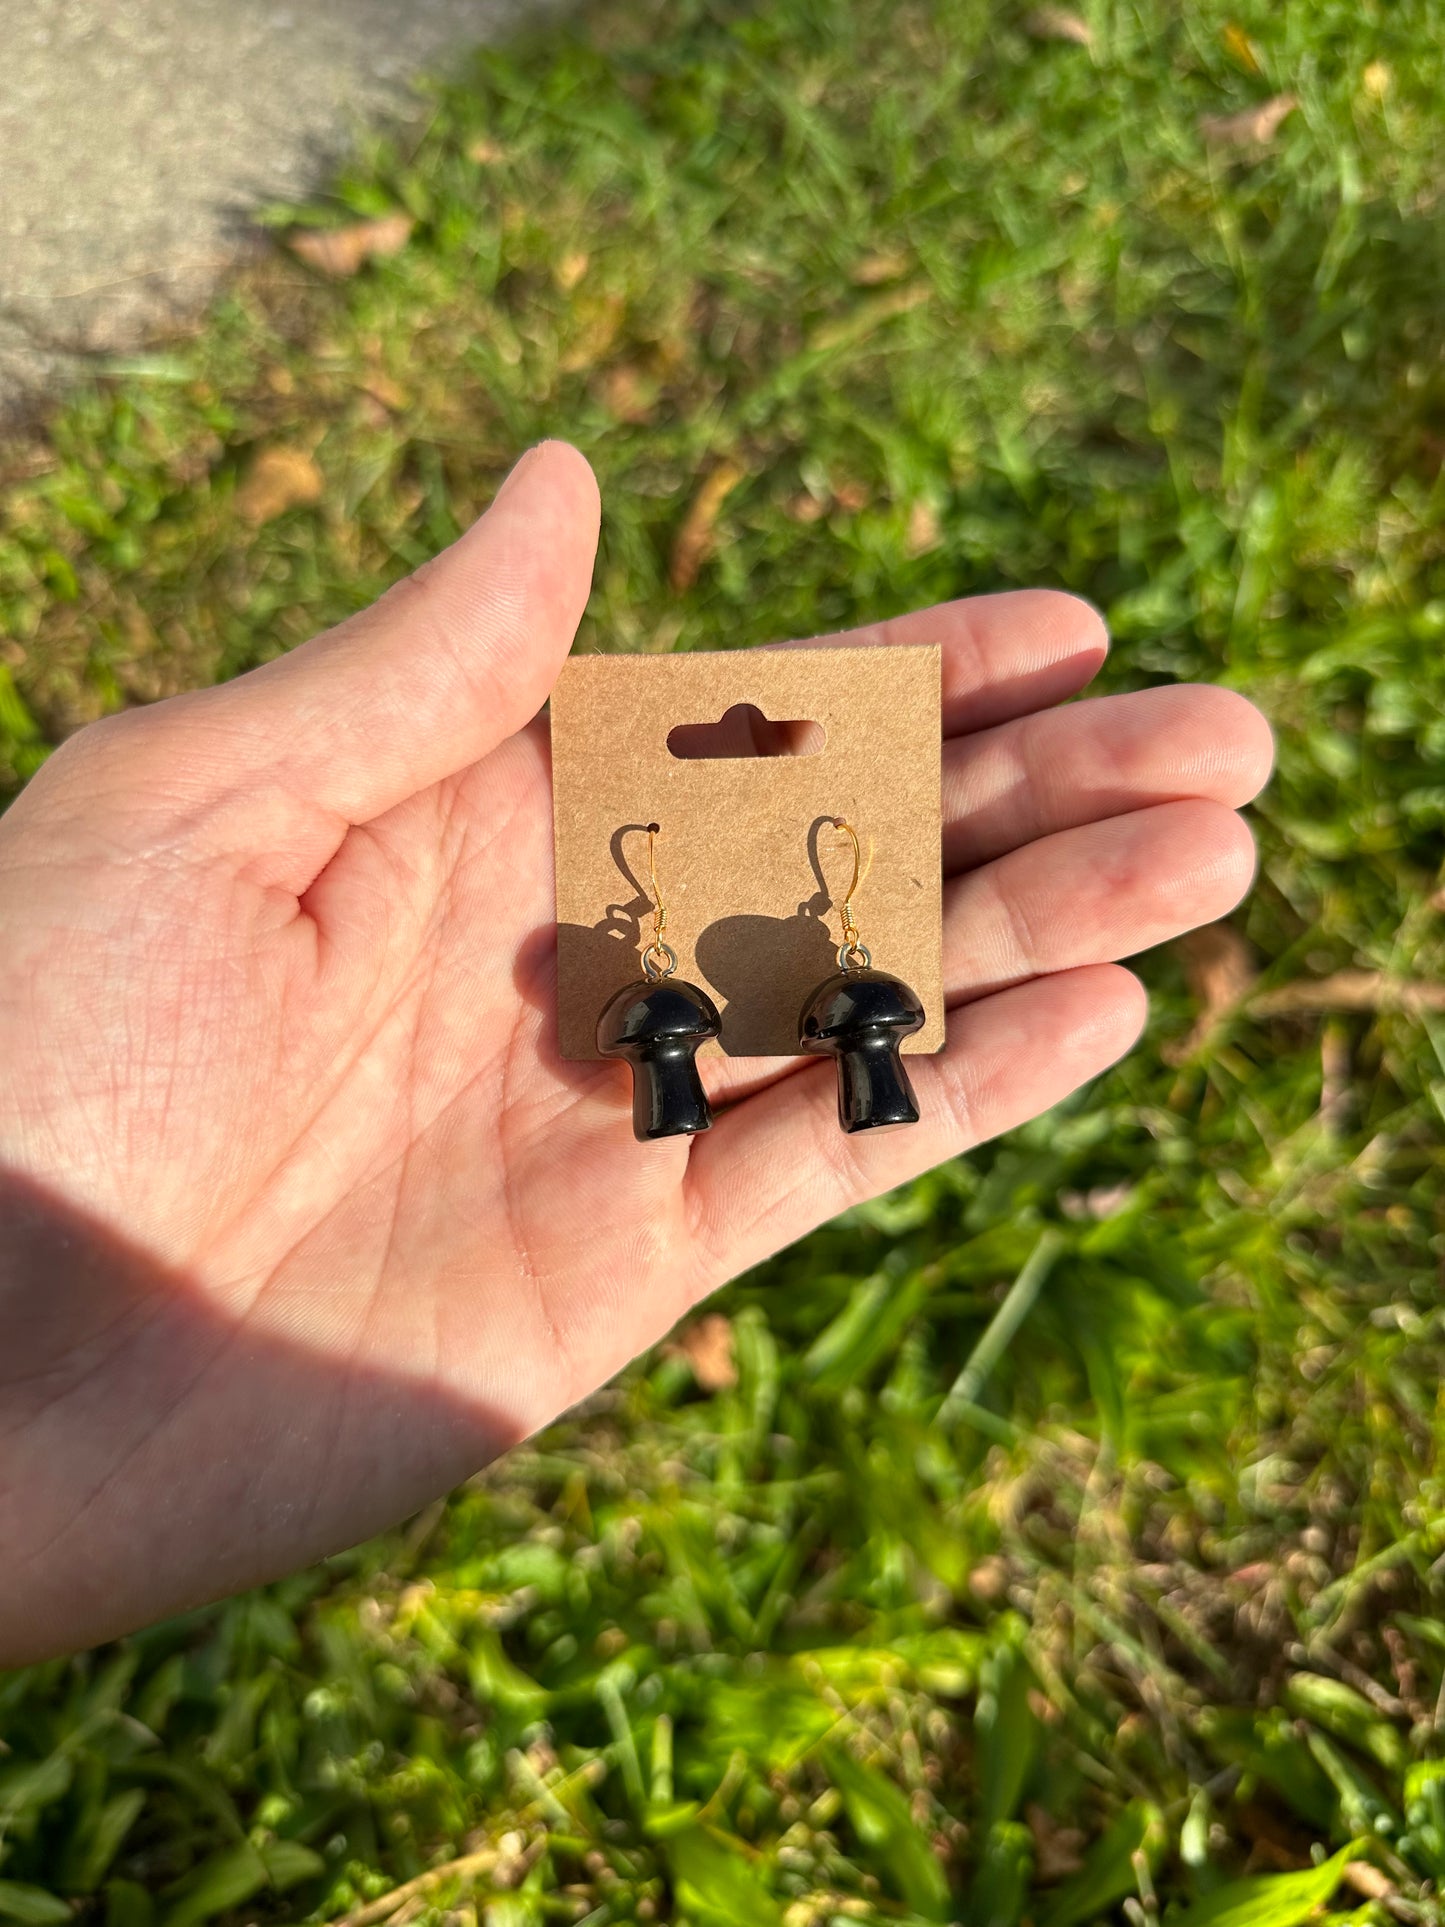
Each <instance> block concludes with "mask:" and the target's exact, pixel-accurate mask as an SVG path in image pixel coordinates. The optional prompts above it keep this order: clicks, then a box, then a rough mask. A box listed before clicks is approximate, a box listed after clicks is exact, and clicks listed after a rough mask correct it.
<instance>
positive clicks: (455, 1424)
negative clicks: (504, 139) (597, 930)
mask: <svg viewBox="0 0 1445 1927" xmlns="http://www.w3.org/2000/svg"><path fill="white" fill-rule="evenodd" d="M597 523H598V499H597V490H596V484H595V482H594V481H593V478H592V474H591V471H590V470H589V469H588V467H587V464H586V463H585V461H584V460H583V459H582V457H581V456H580V455H578V454H577V453H576V451H575V450H573V449H570V448H568V447H567V446H566V445H565V444H561V443H546V444H543V445H542V446H541V447H539V448H536V449H533V450H532V451H531V452H530V453H529V454H527V455H526V456H524V457H523V459H522V460H521V462H520V463H519V464H518V466H517V468H516V469H515V470H514V471H513V473H512V475H511V476H510V477H509V478H508V480H507V482H506V483H505V485H504V486H503V488H502V490H501V491H500V493H499V495H498V496H497V499H496V501H495V502H494V504H493V506H492V508H491V509H490V510H489V512H488V513H487V514H486V515H485V516H484V517H483V518H482V519H481V521H480V522H479V523H478V524H477V525H476V526H475V527H474V528H473V529H471V530H470V531H469V533H468V534H466V535H465V536H463V537H462V539H461V540H460V541H459V542H457V543H456V544H455V545H454V546H453V547H452V548H451V549H449V550H448V551H446V553H445V554H443V555H441V556H439V557H438V558H437V559H436V560H435V561H433V562H432V563H430V564H428V565H427V566H426V567H425V568H424V569H422V570H421V571H420V572H419V573H418V574H417V575H416V576H414V577H412V578H410V579H409V580H408V581H406V582H404V583H402V584H400V585H399V586H398V587H397V588H395V589H393V590H392V591H391V592H390V593H389V594H388V595H386V596H385V597H383V599H382V600H381V601H380V602H379V603H377V604H376V605H375V607H373V608H371V609H369V610H367V611H365V612H363V613H362V614H361V615H359V616H356V617H355V618H353V619H352V620H351V621H349V622H347V623H344V624H343V625H342V626H341V627H340V628H338V629H335V630H332V631H330V632H328V633H327V634H326V635H323V636H319V637H317V638H316V639H315V640H314V641H312V642H310V643H307V644H305V645H304V646H303V647H301V648H299V649H296V650H294V651H293V652H292V653H291V654H290V655H289V656H287V657H285V658H282V659H281V660H278V661H276V662H273V663H270V664H268V665H267V666H265V667H264V668H261V669H258V670H255V671H253V672H251V673H250V674H249V675H246V676H242V677H239V678H238V679H237V680H236V681H234V682H232V683H229V684H226V685H224V686H222V687H218V688H214V689H206V690H199V691H195V692H193V693H191V694H187V695H184V696H179V697H176V698H174V699H172V700H170V701H168V702H164V703H159V704H156V705H155V706H154V707H152V708H149V709H144V710H135V711H131V712H129V713H127V714H124V715H121V716H117V717H114V718H111V719H109V720H107V721H105V722H103V723H100V724H97V725H95V726H94V727H92V728H90V729H87V730H84V731H82V732H81V733H80V734H79V735H77V736H75V737H73V738H72V739H71V740H70V741H69V742H68V743H66V744H65V745H64V747H63V748H62V749H60V750H59V752H58V753H57V754H56V755H55V756H53V757H52V758H51V759H50V761H49V762H48V763H47V764H46V765H45V767H44V768H43V769H42V770H41V771H40V773H39V775H38V776H36V778H35V779H34V781H33V782H32V783H31V784H30V785H29V787H28V788H27V789H26V790H25V791H24V793H23V794H22V795H21V796H20V798H19V799H18V800H17V801H16V803H15V804H14V805H13V807H12V808H11V809H10V811H9V812H8V813H7V815H6V816H5V817H4V818H3V819H0V1570H3V1572H4V1574H5V1584H4V1586H3V1588H0V1663H6V1664H19V1663H22V1662H26V1661H30V1660H33V1659H37V1658H40V1657H42V1656H45V1655H48V1654H52V1653H57V1652H64V1651H70V1650H74V1649H77V1648H80V1647H83V1646H87V1645H90V1644H93V1643H95V1642H96V1641H99V1640H101V1639H104V1638H108V1637H111V1636H113V1635H115V1634H118V1633H120V1632H123V1631H125V1630H127V1629H128V1628H132V1627H135V1626H138V1625H141V1624H144V1623H146V1622H148V1621H151V1620H153V1619H156V1618H158V1617H160V1616H162V1615H164V1614H167V1613H171V1612H175V1611H177V1610H180V1609H182V1608H185V1607H189V1606H193V1605H196V1604H199V1603H201V1602H203V1601H205V1600H208V1599H214V1598H217V1597H220V1596H222V1595H224V1594H226V1593H230V1592H233V1591H236V1590H239V1589H240V1588H242V1587H245V1586H248V1585H252V1584H255V1583H258V1582H260V1581H262V1580H265V1579H267V1578H270V1577H274V1576H275V1575H277V1574H279V1573H282V1572H285V1571H287V1570H290V1569H292V1568H295V1567H297V1566H300V1565H302V1564H303V1563H305V1562H307V1561H310V1560H313V1559H316V1558H319V1557H321V1556H323V1555H324V1554H327V1553H329V1552H333V1551H335V1550H337V1549H338V1548H340V1547H342V1546H345V1545H348V1544H352V1543H354V1542H355V1541H356V1540H358V1539H360V1538H362V1537H364V1536H366V1535H367V1534H369V1533H371V1532H373V1531H376V1530H379V1529H380V1528H382V1527H384V1526H386V1525H388V1524H390V1523H392V1522H394V1521H395V1520H397V1519H398V1518H401V1517H403V1516H404V1515H405V1514H407V1513H408V1512H409V1511H412V1510H414V1509H415V1508H416V1507H418V1506H419V1505H421V1504H423V1503H424V1502H425V1501H427V1500H428V1499H430V1498H432V1497H433V1496H435V1495H436V1494H437V1493H439V1492H442V1491H444V1490H446V1488H447V1487H448V1486H450V1485H452V1484H454V1483H455V1482H456V1481H458V1480H459V1479H461V1478H463V1477H465V1476H466V1475H468V1474H470V1473H471V1472H473V1471H475V1470H476V1469H477V1467H478V1466H479V1465H481V1464H482V1463H484V1462H485V1461H486V1460H487V1459H489V1458H491V1457H493V1456H494V1455H495V1454H497V1453H498V1452H500V1451H503V1450H505V1449H506V1447H507V1446H509V1445H510V1444H512V1443H514V1442H515V1441H517V1440H519V1439H521V1438H523V1437H525V1436H526V1435H527V1434H529V1433H530V1432H533V1431H534V1430H536V1429H537V1427H539V1426H541V1425H543V1424H545V1423H546V1422H547V1420H549V1419H550V1418H552V1417H554V1416H555V1415H556V1414H557V1413H559V1412H561V1411H563V1410H565V1409H566V1408H567V1407H568V1406H569V1405H571V1404H573V1403H575V1401H576V1400H578V1399H579V1398H581V1397H582V1396H583V1395H584V1394H585V1393H587V1392H589V1391H591V1390H592V1389H593V1388H594V1387H596V1386H598V1385H600V1384H601V1383H602V1382H603V1381H604V1380H605V1379H607V1378H608V1377H609V1376H610V1375H611V1374H612V1373H613V1372H615V1371H616V1370H617V1369H618V1367H619V1366H621V1365H623V1364H624V1363H625V1362H626V1361H627V1360H628V1359H629V1358H631V1357H633V1356H634V1355H635V1354H636V1353H638V1352H639V1351H641V1350H642V1349H643V1348H644V1347H646V1346H648V1345H650V1344H651V1343H653V1342H654V1341H655V1340H656V1339H657V1338H659V1337H660V1336H661V1335H662V1334H663V1333H664V1332H666V1331H667V1330H668V1329H669V1327H670V1326H672V1325H673V1324H674V1323H675V1322H676V1321H677V1320H678V1319H679V1318H680V1317H681V1316H682V1315H683V1314H684V1313H685V1312H686V1311H687V1310H688V1309H689V1307H691V1306H693V1305H695V1304H696V1303H697V1302H698V1301H699V1300H700V1299H702V1298H704V1297H705V1296H706V1295H707V1294H708V1293H709V1292H711V1291H713V1290H715V1289H716V1288H717V1287H718V1286H719V1285H721V1284H722V1283H724V1282H725V1281H726V1280H727V1279H729V1278H732V1277H734V1276H735V1275H736V1274H737V1273H739V1272H740V1271H742V1270H744V1269H745V1268H746V1267H748V1266H750V1265H753V1264H756V1263H757V1262H758V1261H759V1260H760V1259H762V1258H765V1257H767V1256H768V1254H769V1253H771V1252H774V1251H776V1250H778V1249H779V1248H780V1247H781V1246H783V1245H786V1244H788V1243H790V1242H791V1241H792V1240H794V1239H796V1238H798V1237H800V1236H801V1235H802V1234H803V1233H804V1232H806V1231H808V1230H810V1229H811V1228H812V1227H813V1226H814V1225H817V1224H819V1223H821V1222H822V1221H823V1220H825V1219H827V1218H829V1217H831V1216H833V1215H834V1214H836V1213H837V1212H839V1211H841V1210H843V1209H844V1208H845V1207H846V1206H848V1205H851V1204H855V1203H857V1202H858V1201H860V1200H862V1199H865V1198H869V1197H872V1196H874V1195H876V1194H877V1193H879V1192H881V1191H885V1190H887V1189H888V1188H889V1187H890V1186H893V1185H896V1184H899V1183H901V1182H903V1181H904V1180H905V1179H907V1178H910V1177H912V1176H913V1175H914V1174H915V1173H917V1172H919V1171H923V1170H925V1169H927V1168H928V1167H929V1166H931V1165H934V1164H937V1163H938V1162H939V1161H940V1160H942V1159H944V1158H947V1157H950V1156H952V1155H954V1154H955V1153H957V1152H960V1151H966V1150H967V1149H968V1148H969V1147H970V1146H972V1145H976V1144H978V1143H980V1142H982V1141H983V1140H984V1139H986V1138H989V1137H992V1136H994V1135H995V1134H996V1133H998V1132H1000V1131H1004V1130H1007V1129H1008V1128H1009V1127H1010V1126H1011V1125H1015V1124H1018V1123H1020V1122H1022V1121H1023V1120H1024V1119H1026V1118H1029V1117H1032V1116H1034V1115H1035V1114H1036V1113H1038V1112H1040V1111H1042V1110H1044V1109H1046V1108H1047V1107H1048V1106H1049V1105H1052V1104H1054V1103H1056V1102H1058V1100H1059V1099H1061V1098H1062V1097H1064V1096H1065V1095H1066V1094H1067V1093H1068V1092H1069V1091H1071V1090H1073V1089H1075V1088H1076V1087H1077V1086H1078V1085H1080V1084H1081V1083H1083V1082H1085V1081H1086V1080H1088V1079H1089V1078H1092V1077H1094V1076H1095V1075H1096V1074H1097V1073H1098V1072H1100V1071H1102V1070H1103V1069H1104V1068H1105V1067H1106V1066H1107V1065H1108V1064H1110V1063H1111V1062H1113V1061H1114V1060H1115V1059H1116V1058H1117V1057H1119V1056H1120V1055H1121V1053H1123V1052H1124V1051H1126V1050H1128V1049H1129V1047H1130V1045H1131V1044H1132V1043H1133V1042H1134V1041H1135V1039H1136V1037H1137V1036H1138V1033H1139V1029H1140V1026H1141V1023H1142V1021H1143V1017H1144V996H1143V992H1142V990H1141V988H1140V986H1139V984H1138V982H1137V980H1136V979H1135V978H1134V977H1133V976H1132V975H1131V974H1130V973H1129V972H1128V971H1127V970H1124V969H1122V968H1120V967H1119V965H1118V964H1117V963H1116V961H1115V960H1116V959H1117V958H1120V957H1126V956H1130V955H1133V954H1135V953H1137V952H1139V951H1141V950H1145V949H1147V948H1148V947H1149V946H1150V945H1153V944H1156V943H1159V942H1161V941H1163V940H1164V939H1166V938H1169V937H1172V936H1174V935H1176V934H1177V933H1178V932H1180V931H1183V930H1185V929H1187V928H1189V927H1191V926H1193V925H1195V924H1199V923H1203V922H1208V921H1210V920H1212V919H1214V918H1216V917H1219V916H1221V915H1222V914H1223V913H1224V912H1225V911H1227V910H1228V909H1230V907H1231V906H1232V905H1233V904H1235V903H1236V902H1237V901H1238V900H1239V898H1240V897H1241V896H1242V894H1243V893H1244V892H1245V890H1246V889H1247V888H1248V886H1249V882H1250V879H1251V876H1252V872H1253V861H1254V859H1253V846H1252V843H1251V839H1250V836H1249V832H1248V830H1247V829H1246V828H1245V826H1244V824H1243V823H1242V822H1241V820H1240V819H1239V817H1238V816H1237V815H1236V814H1235V811H1236V810H1237V808H1238V807H1239V806H1240V805H1241V804H1243V803H1245V802H1246V801H1247V800H1248V799H1249V798H1250V797H1251V796H1253V795H1254V794H1255V793H1256V791H1257V790H1258V789H1259V787H1260V785H1261V784H1262V783H1263V782H1264V780H1265V778H1266V776H1267V774H1268V770H1269V765H1270V758H1271V742H1270V734H1269V730H1268V728H1267V727H1266V725H1265V723H1264V721H1263V720H1262V718H1261V717H1260V716H1259V714H1258V713H1257V712H1256V711H1255V710H1254V709H1253V708H1252V707H1251V706H1250V705H1249V704H1248V703H1246V702H1245V701H1244V700H1243V699H1242V698H1240V697H1238V696H1236V695H1233V694H1232V693H1230V692H1228V691H1226V690H1221V689H1214V688H1206V687H1199V688H1180V687H1174V688H1167V689H1155V690H1149V691H1146V692H1143V693H1140V694H1135V695H1122V696H1111V697H1105V698H1100V699H1094V700H1088V701H1083V702H1078V703H1072V704H1070V705H1069V706H1068V707H1065V708H1060V707H1059V706H1058V705H1060V704H1061V703H1064V702H1065V700H1066V699H1067V698H1070V697H1073V696H1076V695H1077V694H1078V693H1079V692H1080V691H1081V690H1082V689H1084V687H1085V686H1086V685H1087V684H1088V682H1089V681H1090V679H1091V677H1092V676H1093V675H1094V674H1095V672H1096V671H1097V669H1098V668H1099V665H1100V663H1101V662H1102V660H1103V658H1104V654H1105V650H1106V639H1105V634H1104V629H1103V625H1102V623H1101V621H1100V619H1099V617H1098V615H1097V614H1096V613H1095V612H1094V611H1093V610H1092V609H1091V608H1089V607H1088V605H1087V604H1085V603H1082V602H1079V601H1077V600H1075V599H1074V598H1072V597H1070V596H1066V595H1060V594H1056V593H1052V592H1049V591H1042V590H1040V591H1023V592H1019V593H1015V594H1008V595H1000V596H987V597H981V598H978V599H975V600H972V601H967V602H955V603H950V604H945V605H943V606H941V607H939V608H936V609H928V610H923V611H920V612H918V613H916V614H914V615H909V616H904V617H901V618H898V619H896V620H893V621H889V622H885V623H880V624H877V625H874V626H872V627H870V628H867V629H864V630H859V631H856V632H854V633H853V634H852V635H850V636H846V637H838V638H834V639H833V640H836V641H838V642H840V643H848V642H855V641H856V642H869V643H903V642H920V641H931V642H938V643H941V644H942V649H943V734H944V738H945V741H944V745H943V771H944V775H943V803H944V866H945V871H946V884H945V908H944V958H945V981H946V987H947V998H948V1005H949V1018H948V1042H947V1046H946V1048H945V1049H944V1050H943V1051H942V1052H941V1053H939V1054H938V1055H937V1056H931V1057H916V1058H914V1059H912V1060H911V1065H910V1070H911V1074H912V1076H913V1080H914V1083H915V1086H916V1089H917V1094H918V1099H919V1106H920V1110H921V1113H922V1116H921V1121H920V1123H919V1124H918V1125H916V1126H914V1127H912V1128H910V1129H907V1130H900V1131H896V1132H883V1133H878V1134H876V1135H875V1134H866V1133H865V1134H863V1135H860V1136H853V1137H845V1136H844V1135H843V1134H842V1133H840V1132H839V1130H838V1128H837V1121H836V1115H835V1100H834V1088H833V1087H834V1070H833V1066H832V1065H831V1064H829V1063H826V1062H825V1063H819V1062H817V1061H810V1060H798V1061H797V1062H791V1061H787V1062H780V1061H775V1060H767V1061H766V1062H761V1063H760V1062H748V1061H746V1060H728V1059H714V1060H711V1061H708V1062H705V1064H704V1066H703V1071H704V1076H705V1081H706V1082H707V1084H708V1087H709V1090H710V1094H711V1096H712V1098H713V1101H714V1104H715V1106H716V1107H717V1113H718V1115H717V1120H716V1123H715V1125H714V1128H713V1129H712V1130H711V1131H710V1132H708V1133H707V1134H706V1135H704V1136H701V1137H697V1138H694V1139H690V1140H688V1139H674V1140H668V1141H664V1142H660V1143H657V1144H651V1145H639V1144H638V1143H637V1142H635V1140H634V1138H633V1135H632V1130H631V1125H630V1097H629V1080H628V1076H627V1073H626V1071H625V1070H624V1069H622V1068H621V1067H619V1066H617V1065H615V1064H606V1063H604V1064H572V1063H564V1062H562V1061H561V1060H560V1059H559V1057H558V1056H557V1052H556V1048H555V1041H554V1034H553V1033H554V1028H555V1016H554V1012H553V1010H552V997H551V971H552V960H553V942H552V914H553V913H552V871H551V863H552V858H551V800H550V784H549V765H548V739H547V726H546V719H545V717H543V716H540V715H539V713H538V712H539V711H540V709H541V707H542V705H543V703H544V702H545V700H546V697H547V693H548V691H549V689H550V687H551V685H552V682H553V680H554V678H555V676H556V674H557V671H558V669H559V668H560V666H561V664H562V662H563V660H564V658H565V656H566V653H567V649H568V646H569V644H570V643H571V640H572V637H573V633H574V631H575V628H576V625H577V621H578V619H579V617H580V615H581V613H582V609H583V605H584V603H585V601H586V599H587V593H588V587H589V582H590V577H591V570H592V562H593V555H594V549H595V543H596V535H597Z"/></svg>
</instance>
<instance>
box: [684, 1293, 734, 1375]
mask: <svg viewBox="0 0 1445 1927" xmlns="http://www.w3.org/2000/svg"><path fill="white" fill-rule="evenodd" d="M677 1348H678V1350H679V1351H680V1352H681V1353H682V1355H683V1357H684V1358H685V1359H686V1360H687V1362H688V1364H689V1365H691V1367H692V1375H693V1377H694V1378H695V1379H696V1380H697V1382H698V1384H699V1385H700V1386H701V1388H702V1390H703V1391H705V1392H725V1391H727V1390H728V1389H729V1387H730V1386H733V1385H736V1384H737V1382H738V1368H737V1366H736V1365H735V1364H734V1362H733V1328H732V1325H731V1324H730V1323H729V1322H728V1320H727V1319H726V1318H725V1317H724V1316H723V1314H722V1313H721V1312H720V1311H713V1312H709V1313H708V1314H707V1316H706V1317H705V1318H699V1319H698V1320H697V1321H696V1322H695V1323H694V1324H691V1325H689V1326H688V1328H687V1330H686V1331H685V1332H683V1333H682V1334H681V1335H680V1336H679V1338H678V1341H677Z"/></svg>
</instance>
